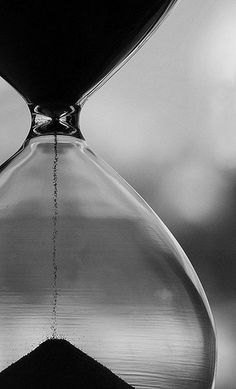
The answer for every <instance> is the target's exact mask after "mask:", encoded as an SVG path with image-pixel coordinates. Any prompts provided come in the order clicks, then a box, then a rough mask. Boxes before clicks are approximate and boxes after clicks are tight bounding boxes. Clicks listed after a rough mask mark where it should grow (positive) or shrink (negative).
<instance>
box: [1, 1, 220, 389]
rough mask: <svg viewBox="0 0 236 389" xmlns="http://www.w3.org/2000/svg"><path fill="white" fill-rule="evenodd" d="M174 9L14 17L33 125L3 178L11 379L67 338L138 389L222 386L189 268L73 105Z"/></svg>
mask: <svg viewBox="0 0 236 389" xmlns="http://www.w3.org/2000/svg"><path fill="white" fill-rule="evenodd" d="M174 3H175V1H170V0H169V1H160V0H149V1H141V0H140V1H135V2H134V1H133V0H129V1H126V2H125V3H124V2H122V1H120V2H117V3H114V4H115V5H116V7H114V4H113V3H112V5H111V3H110V2H105V1H93V2H90V1H86V2H83V3H82V4H80V3H78V2H70V1H69V2H67V3H66V4H64V5H63V6H62V7H60V8H59V7H56V8H54V7H53V5H52V3H51V2H50V3H49V5H48V8H47V12H46V11H45V9H43V7H42V3H41V2H40V4H39V2H38V1H35V2H33V3H30V4H29V3H28V2H24V1H23V2H18V1H13V2H12V3H9V4H8V3H5V4H4V6H3V9H2V11H1V16H0V20H2V22H3V23H2V24H1V23H0V32H2V33H1V34H0V51H1V56H0V73H1V74H2V75H4V76H5V78H6V80H8V81H9V82H10V83H11V84H12V85H13V86H14V87H16V88H17V90H18V91H19V92H20V93H22V94H23V96H24V98H25V99H26V101H27V103H28V105H29V107H30V110H31V115H32V126H31V130H30V133H29V135H28V137H27V139H26V141H25V143H24V145H23V146H22V148H21V149H20V150H19V152H17V153H16V154H15V155H14V156H13V157H12V158H10V159H9V160H8V161H7V162H5V163H4V164H3V165H2V166H1V168H0V293H1V295H0V297H1V298H0V328H1V331H0V371H2V370H3V369H5V368H6V367H8V366H9V365H10V364H11V363H13V362H15V361H17V360H19V359H20V358H22V357H23V356H24V355H25V354H26V353H29V352H31V351H32V350H33V349H34V348H36V347H37V346H38V345H39V344H41V343H42V342H44V341H45V340H46V339H55V338H57V339H65V340H66V341H68V342H70V343H72V345H74V346H75V347H76V348H78V349H80V350H82V351H83V352H85V353H86V354H87V355H89V356H90V357H91V358H93V359H95V360H96V361H99V362H100V363H102V364H103V365H104V366H106V367H107V368H108V369H110V370H111V371H112V372H113V373H114V374H115V375H117V376H118V377H121V378H122V379H123V380H124V381H125V382H126V383H128V384H129V385H132V387H134V388H136V389H151V388H163V389H170V388H172V389H174V388H183V389H184V388H186V389H187V388H190V387H191V388H196V389H210V388H212V387H213V385H214V373H215V352H216V345H215V333H214V326H213V320H212V315H211V312H210V308H209V305H208V302H207V299H206V296H205V294H204V291H203V289H202V286H201V284H200V282H199V280H198V278H197V276H196V274H195V272H194V270H193V268H192V266H191V264H190V262H189V261H188V259H187V257H186V255H185V254H184V252H183V251H182V249H181V248H180V246H179V245H178V243H177V242H176V241H175V239H174V238H173V236H172V235H171V234H170V232H169V231H168V230H167V228H166V227H165V226H164V225H163V223H162V222H161V221H160V219H159V218H158V217H157V216H156V215H155V214H154V212H153V211H152V210H151V209H150V208H149V207H148V205H147V204H146V203H145V202H144V200H142V199H141V198H140V197H139V196H138V194H137V193H136V192H135V191H134V190H133V189H132V188H131V187H130V186H129V185H128V184H127V183H126V182H125V181H124V180H123V179H122V178H121V177H120V176H119V175H118V174H117V173H116V172H114V170H112V169H111V168H110V167H109V166H108V165H106V163H105V162H104V161H102V160H101V159H100V158H98V157H97V156H96V155H95V153H94V152H93V151H92V150H91V149H90V148H89V147H88V145H87V144H86V142H85V140H84V138H83V136H82V134H81V132H80V129H79V125H78V123H79V113H80V108H81V107H80V106H79V104H76V102H78V103H79V102H80V103H81V104H82V102H84V99H85V98H86V97H87V96H88V95H89V94H90V93H91V91H93V90H94V89H95V88H96V87H97V86H98V85H100V83H101V82H104V80H105V79H107V78H108V77H109V76H110V75H111V74H113V73H114V71H115V70H117V69H118V68H119V67H120V66H121V65H122V64H123V63H124V62H125V61H126V60H127V59H128V58H129V57H130V55H131V54H132V53H133V52H134V51H135V50H136V49H137V48H139V47H140V45H141V44H142V43H143V42H144V41H145V40H146V38H147V37H149V36H150V33H151V32H152V31H153V29H154V28H155V26H157V25H158V24H159V23H160V21H161V20H162V19H163V17H164V16H165V15H166V13H167V11H168V10H169V9H170V8H171V6H173V5H174ZM40 7H41V8H40ZM36 11H37V12H36ZM41 12H42V13H43V16H44V17H46V16H47V18H48V21H50V22H48V23H45V25H43V28H42V26H41V24H42V19H41V18H40V15H41V14H40V13H41ZM78 14H79V17H78ZM34 15H35V17H33V16H34ZM36 15H37V17H36ZM10 18H12V19H11V20H12V22H13V26H12V29H10V27H9V25H8V23H7V21H8V22H9V19H10ZM77 18H78V20H79V22H78V20H77ZM26 20H27V21H28V22H29V24H28V27H29V31H28V29H26V28H23V27H22V23H23V25H25V22H26ZM39 24H40V26H41V28H39ZM33 27H34V34H32V31H33ZM108 31H109V34H108ZM3 32H4V33H3ZM16 35H17V37H18V39H16ZM104 141H105V140H104ZM124 142H125V140H124ZM0 384H1V373H0ZM86 389H89V388H86ZM94 389H95V388H94Z"/></svg>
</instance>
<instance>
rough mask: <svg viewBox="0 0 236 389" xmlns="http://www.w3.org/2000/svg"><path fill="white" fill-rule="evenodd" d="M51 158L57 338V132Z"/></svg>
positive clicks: (52, 329)
mask: <svg viewBox="0 0 236 389" xmlns="http://www.w3.org/2000/svg"><path fill="white" fill-rule="evenodd" d="M53 146H54V153H53V155H54V159H53V211H52V266H53V301H52V304H53V306H52V323H51V331H52V338H57V337H58V334H57V298H58V290H57V271H58V269H57V233H58V231H57V222H58V143H57V134H56V132H55V134H54V143H53Z"/></svg>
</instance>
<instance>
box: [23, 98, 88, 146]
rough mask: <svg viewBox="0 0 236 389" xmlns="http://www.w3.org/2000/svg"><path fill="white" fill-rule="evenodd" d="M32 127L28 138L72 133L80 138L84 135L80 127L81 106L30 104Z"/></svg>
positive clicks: (71, 134)
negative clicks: (51, 106)
mask: <svg viewBox="0 0 236 389" xmlns="http://www.w3.org/2000/svg"><path fill="white" fill-rule="evenodd" d="M29 109H30V112H31V128H30V132H29V134H28V137H27V139H28V140H29V139H32V138H35V137H38V136H43V135H44V136H45V135H55V134H57V135H70V136H73V137H76V138H78V139H83V140H84V137H83V135H82V133H81V131H80V127H79V117H80V112H81V106H79V105H70V106H68V107H63V108H61V107H53V109H51V108H50V107H41V106H39V105H33V104H29Z"/></svg>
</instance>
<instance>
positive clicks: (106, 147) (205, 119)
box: [0, 0, 236, 389]
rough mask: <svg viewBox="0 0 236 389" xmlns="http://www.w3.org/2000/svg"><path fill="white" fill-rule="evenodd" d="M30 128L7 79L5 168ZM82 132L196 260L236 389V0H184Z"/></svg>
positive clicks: (85, 120) (1, 94)
mask: <svg viewBox="0 0 236 389" xmlns="http://www.w3.org/2000/svg"><path fill="white" fill-rule="evenodd" d="M29 126H30V115H29V111H28V108H27V106H26V104H25V102H24V101H23V99H22V98H21V97H20V96H19V95H18V94H17V93H16V91H15V90H14V89H13V88H11V87H10V86H9V85H8V84H7V83H6V82H5V81H4V80H1V79H0V128H1V130H0V162H3V161H5V160H6V159H7V158H8V157H10V155H12V154H13V153H14V152H15V151H16V150H17V149H18V148H19V147H20V145H21V144H22V142H23V140H24V139H25V137H26V135H27V133H28V131H29ZM81 128H82V132H83V134H84V136H85V138H86V139H87V141H88V143H89V145H90V147H92V148H93V149H94V150H95V152H96V153H97V154H99V155H100V156H101V157H103V158H104V159H105V160H106V162H108V163H109V164H110V165H112V166H113V167H114V168H115V169H116V170H117V171H118V172H119V173H120V174H121V175H122V176H123V177H124V178H125V179H126V180H127V181H128V182H129V183H130V184H131V185H132V186H133V187H134V188H135V189H136V190H137V191H138V192H139V193H140V194H141V195H142V196H143V197H144V199H145V200H146V201H147V202H148V203H149V204H150V205H151V207H152V208H153V209H154V210H155V211H156V212H157V214H158V215H159V216H160V217H161V218H162V220H163V221H164V222H165V224H166V225H167V226H168V227H169V229H170V230H171V231H172V233H173V234H174V235H175V237H176V238H177V240H178V241H179V243H180V244H181V245H182V247H183V248H184V250H185V252H186V253H187V255H188V256H189V258H190V260H191V262H192V264H193V265H194V267H195V269H196V271H197V273H198V275H199V277H200V280H201V281H202V284H203V286H204V288H205V291H206V293H207V296H208V299H209V302H210V305H211V307H212V311H213V314H214V317H215V322H216V328H217V334H218V346H219V362H218V373H217V380H216V388H217V389H235V388H236V369H235V365H236V325H235V322H236V282H235V274H236V261H235V257H236V241H235V237H236V196H235V195H236V2H235V0H197V1H196V0H182V1H181V2H180V3H179V5H178V6H177V7H176V8H175V9H174V11H173V12H172V13H171V15H170V16H169V17H168V18H167V19H166V20H165V22H164V23H163V24H162V25H161V27H160V28H159V30H158V31H157V32H156V33H155V34H154V35H153V37H152V38H151V39H150V40H149V41H148V42H147V44H146V45H145V46H144V47H143V48H142V50H141V51H140V52H138V53H137V54H136V56H135V57H133V58H132V60H130V62H129V63H128V64H126V66H125V67H124V68H122V69H121V70H120V71H119V73H117V74H116V75H115V76H114V77H113V78H112V79H110V80H109V81H108V82H107V83H106V84H105V85H104V86H103V87H102V89H100V90H99V91H97V92H96V93H95V94H94V96H92V97H91V98H90V99H89V101H88V102H87V103H86V104H85V106H84V108H83V111H82V114H81Z"/></svg>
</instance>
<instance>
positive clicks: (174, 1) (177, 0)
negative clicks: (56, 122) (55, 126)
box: [76, 0, 181, 107]
mask: <svg viewBox="0 0 236 389" xmlns="http://www.w3.org/2000/svg"><path fill="white" fill-rule="evenodd" d="M180 2H181V0H172V2H171V3H170V4H169V5H168V7H167V8H166V10H165V11H164V13H163V15H162V16H161V17H160V19H158V21H157V22H156V23H155V24H154V26H153V27H151V29H150V30H149V31H148V32H147V34H146V35H145V36H144V37H143V38H142V39H141V40H140V41H139V42H138V43H137V44H136V46H135V47H134V48H133V50H132V51H131V52H130V53H129V54H128V55H127V56H126V57H125V58H123V59H122V60H121V61H120V62H119V63H118V64H117V65H116V66H115V68H114V69H112V70H111V71H110V72H109V73H108V74H107V75H106V76H105V77H104V78H102V79H101V80H100V81H99V82H98V83H97V84H96V85H95V86H93V87H92V88H90V89H89V90H88V91H87V92H86V93H85V94H84V95H83V96H82V97H81V98H80V99H79V100H78V101H77V103H76V104H78V105H80V106H81V107H82V106H83V105H84V104H85V102H86V101H87V99H88V98H89V97H90V96H91V95H92V94H93V93H94V92H96V91H97V90H98V89H100V88H101V87H102V86H103V85H104V84H105V83H106V82H107V81H108V80H109V79H110V78H111V77H112V76H114V74H116V73H117V72H118V71H119V70H120V69H121V68H122V67H123V66H124V65H125V64H126V63H127V62H128V61H129V60H130V59H131V58H132V57H133V56H134V55H135V54H136V53H137V52H138V51H139V50H140V49H141V48H142V46H143V45H144V44H145V43H146V42H147V41H148V40H149V39H150V38H151V36H152V35H153V34H154V33H155V31H156V30H157V29H158V28H159V27H160V25H161V24H162V23H163V22H164V20H165V19H166V18H167V17H168V16H169V15H170V12H172V11H173V9H174V7H176V6H177V5H178V4H179V3H180Z"/></svg>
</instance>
